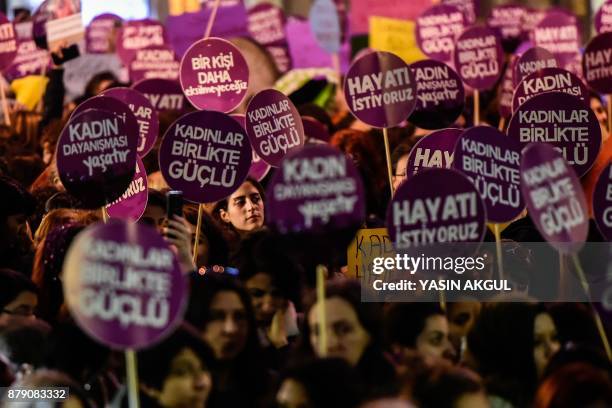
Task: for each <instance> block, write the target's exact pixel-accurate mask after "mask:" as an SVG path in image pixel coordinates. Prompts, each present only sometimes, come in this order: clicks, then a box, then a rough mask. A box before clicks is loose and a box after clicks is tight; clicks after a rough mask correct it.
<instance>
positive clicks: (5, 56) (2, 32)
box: [0, 13, 17, 70]
mask: <svg viewBox="0 0 612 408" xmlns="http://www.w3.org/2000/svg"><path fill="white" fill-rule="evenodd" d="M16 56H17V38H16V36H15V27H13V23H11V22H10V21H9V20H8V18H6V16H5V15H4V14H2V13H0V70H4V69H5V68H7V67H8V66H9V65H11V64H12V63H13V60H14V59H15V57H16Z"/></svg>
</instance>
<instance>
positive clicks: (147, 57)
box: [130, 46, 179, 82]
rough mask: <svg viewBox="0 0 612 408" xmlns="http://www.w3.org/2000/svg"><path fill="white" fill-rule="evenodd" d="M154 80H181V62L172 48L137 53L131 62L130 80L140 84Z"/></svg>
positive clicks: (164, 47) (148, 49) (152, 49)
mask: <svg viewBox="0 0 612 408" xmlns="http://www.w3.org/2000/svg"><path fill="white" fill-rule="evenodd" d="M153 78H161V79H170V80H178V79H179V62H178V60H177V59H176V55H175V54H174V51H173V50H172V49H171V48H170V47H167V46H160V47H151V48H145V49H142V50H137V51H136V54H135V56H134V59H132V62H130V80H131V81H132V82H138V81H142V80H143V79H153Z"/></svg>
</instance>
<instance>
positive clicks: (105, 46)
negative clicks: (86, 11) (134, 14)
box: [85, 13, 123, 54]
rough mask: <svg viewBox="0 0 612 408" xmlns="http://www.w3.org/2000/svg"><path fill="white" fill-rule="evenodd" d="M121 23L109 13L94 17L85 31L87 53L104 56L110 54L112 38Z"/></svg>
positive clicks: (119, 18) (115, 16) (117, 17)
mask: <svg viewBox="0 0 612 408" xmlns="http://www.w3.org/2000/svg"><path fill="white" fill-rule="evenodd" d="M122 21H123V20H122V19H121V17H119V16H117V15H115V14H111V13H105V14H100V15H99V16H96V17H94V19H93V20H91V23H89V25H88V26H87V29H86V30H85V43H86V49H87V53H88V54H106V53H110V52H112V49H111V46H112V41H113V38H112V36H113V33H114V32H115V30H117V26H118V25H120V24H121V22H122Z"/></svg>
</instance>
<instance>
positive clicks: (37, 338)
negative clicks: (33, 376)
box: [0, 319, 51, 368]
mask: <svg viewBox="0 0 612 408" xmlns="http://www.w3.org/2000/svg"><path fill="white" fill-rule="evenodd" d="M50 331H51V326H49V325H48V324H47V323H45V322H44V321H42V320H39V319H20V320H18V321H15V322H13V323H11V324H9V325H8V326H7V327H6V328H4V329H3V330H2V331H0V354H3V355H5V356H6V357H8V358H9V359H10V360H11V363H13V364H15V365H16V366H20V365H22V364H29V365H31V366H33V367H36V368H37V367H40V366H41V364H42V362H43V359H44V346H45V344H46V341H47V338H48V336H49V333H50Z"/></svg>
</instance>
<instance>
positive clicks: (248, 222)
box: [214, 178, 265, 234]
mask: <svg viewBox="0 0 612 408" xmlns="http://www.w3.org/2000/svg"><path fill="white" fill-rule="evenodd" d="M264 199H265V192H264V189H263V187H262V186H261V184H259V182H258V181H256V180H254V179H252V178H247V180H246V181H245V182H244V183H242V184H241V185H240V187H238V189H237V190H236V191H234V192H233V193H232V195H230V196H229V197H228V198H226V199H224V200H221V201H219V202H218V203H217V204H216V205H215V208H214V213H215V214H216V215H217V216H218V217H219V218H220V219H221V221H222V222H223V223H225V224H226V225H228V226H231V227H232V228H233V229H235V230H236V231H238V232H239V233H241V234H244V233H246V232H251V231H255V230H258V229H260V228H261V227H262V226H263V225H264V215H265V214H264Z"/></svg>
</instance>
